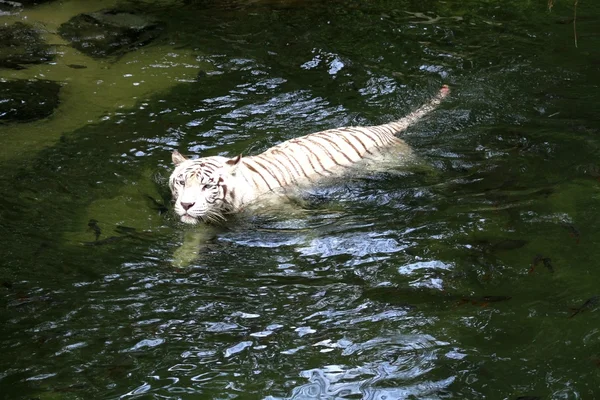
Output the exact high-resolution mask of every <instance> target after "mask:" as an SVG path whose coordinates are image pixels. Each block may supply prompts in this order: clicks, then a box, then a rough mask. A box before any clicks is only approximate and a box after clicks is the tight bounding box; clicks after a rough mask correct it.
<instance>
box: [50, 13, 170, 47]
mask: <svg viewBox="0 0 600 400" xmlns="http://www.w3.org/2000/svg"><path fill="white" fill-rule="evenodd" d="M161 31H162V25H161V24H160V23H159V22H158V21H156V20H154V19H152V18H150V17H147V16H143V15H136V14H133V13H129V12H120V11H116V10H103V11H98V12H94V13H89V14H79V15H76V16H75V17H73V18H71V19H70V20H69V21H67V22H65V23H64V24H62V25H61V26H60V28H59V34H60V35H61V36H62V37H63V38H64V39H65V40H68V41H69V42H70V43H71V45H72V46H73V47H75V48H76V49H77V50H79V51H81V52H82V53H85V54H87V55H89V56H92V57H96V58H104V57H109V56H119V55H122V54H124V53H126V52H129V51H132V50H135V49H137V48H139V47H142V46H145V45H147V44H148V43H150V42H151V41H153V40H154V39H156V38H157V37H158V36H159V35H160V33H161Z"/></svg>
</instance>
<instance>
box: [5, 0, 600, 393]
mask: <svg viewBox="0 0 600 400" xmlns="http://www.w3.org/2000/svg"><path fill="white" fill-rule="evenodd" d="M186 3H187V4H186V5H185V6H182V5H180V4H179V5H178V6H177V7H171V8H169V9H168V12H165V13H164V16H163V17H164V19H169V20H171V19H172V21H171V22H170V23H171V24H172V25H168V27H167V28H166V29H167V31H168V32H169V36H168V40H165V41H163V42H160V43H157V44H156V45H155V46H152V47H148V48H146V49H145V50H144V51H143V52H142V51H140V52H136V53H132V54H130V55H128V56H126V57H123V58H121V59H119V60H116V61H115V62H114V63H110V64H106V65H104V64H99V63H97V62H95V61H90V60H88V59H86V58H84V56H82V55H81V54H78V53H73V52H72V51H71V50H69V49H68V48H67V47H65V50H64V51H65V53H64V54H62V55H61V57H63V58H64V60H62V59H61V60H62V61H61V63H59V64H57V65H42V66H40V67H36V68H34V69H31V70H29V71H20V72H15V74H17V75H18V74H25V73H26V72H29V73H31V74H32V76H41V75H40V74H42V73H43V74H45V75H47V76H46V78H47V79H52V80H57V81H61V82H63V81H64V82H66V83H65V85H66V86H65V87H63V90H64V89H69V88H70V97H68V98H65V101H64V102H63V103H62V107H63V108H62V111H61V112H60V113H58V114H56V115H55V116H54V117H52V118H50V119H48V120H46V121H42V123H39V124H37V123H36V124H34V125H30V126H24V127H21V128H14V127H5V128H3V129H4V130H5V131H6V132H8V133H5V136H4V137H5V142H6V143H5V144H8V145H10V146H12V147H9V148H5V152H7V153H6V157H5V159H11V160H12V159H14V158H15V157H17V156H19V155H20V154H22V151H21V150H23V149H21V147H23V143H24V141H26V140H29V139H28V138H30V137H32V136H31V135H33V133H32V132H34V133H35V135H36V136H35V137H36V138H41V139H40V140H41V141H42V142H43V143H46V144H53V147H52V148H50V149H48V150H46V151H44V152H42V153H40V154H39V155H35V154H33V153H30V154H31V155H30V159H29V160H28V161H29V162H30V164H29V163H28V164H26V165H24V166H19V165H17V164H14V165H13V164H11V166H10V168H8V167H7V168H6V169H5V170H4V171H3V172H5V174H2V185H1V186H2V187H3V188H4V189H3V190H4V191H3V195H2V196H0V198H1V199H0V206H1V207H0V213H1V216H2V226H1V227H0V231H1V232H0V233H1V235H0V240H1V245H2V246H1V248H2V252H3V253H2V255H3V260H4V263H3V266H1V267H0V268H2V272H3V274H2V286H1V287H0V290H1V291H2V292H1V293H0V296H1V298H2V304H3V306H4V307H3V311H2V321H3V324H2V327H1V328H0V329H1V332H2V335H0V336H1V338H2V339H1V340H2V346H3V347H2V348H3V351H4V356H3V358H2V360H1V361H0V365H1V368H0V384H2V386H3V388H6V389H4V390H6V392H3V394H5V396H13V397H15V398H18V397H19V396H22V397H23V398H25V397H26V398H37V397H39V398H55V397H57V396H59V397H60V396H63V395H64V396H75V397H81V398H98V397H102V398H117V397H124V398H128V397H130V398H146V397H156V398H159V397H160V398H185V397H202V398H225V397H227V398H235V397H238V398H244V397H248V396H249V397H256V398H270V399H284V398H350V397H354V398H366V399H383V398H388V399H390V398H394V399H405V398H406V399H408V398H432V399H433V398H449V397H454V398H485V397H489V398H493V397H503V398H504V397H506V398H518V397H519V396H528V395H530V396H532V397H535V396H537V397H546V398H567V397H569V396H571V397H573V398H575V397H581V398H585V396H588V397H590V398H593V394H594V393H595V392H596V391H597V384H596V378H597V376H596V375H597V364H598V362H597V359H598V357H599V356H598V354H596V353H595V350H594V349H595V348H596V347H597V345H598V343H599V341H600V336H599V335H598V333H597V329H596V328H595V326H596V325H597V321H596V319H597V312H598V310H597V307H596V306H595V303H593V302H591V303H588V305H589V304H592V303H593V304H592V306H589V307H588V306H586V307H585V308H584V309H582V310H584V311H583V312H580V313H578V314H577V315H576V316H575V317H573V318H569V316H572V314H573V312H572V311H571V310H570V307H583V305H584V304H586V302H587V301H588V300H589V299H593V298H594V296H596V295H597V288H596V282H597V280H598V279H597V278H598V276H597V272H596V270H595V269H594V268H593V266H594V265H595V264H596V260H597V258H598V251H597V248H596V247H597V246H595V244H596V242H597V238H596V236H597V235H596V233H595V232H597V231H598V226H597V225H598V223H597V222H596V221H597V218H596V214H597V204H596V203H597V199H598V193H597V177H598V173H597V171H596V170H597V168H596V167H595V165H596V164H597V154H596V153H597V149H598V148H600V145H599V144H598V143H597V140H596V138H595V137H594V133H595V132H597V131H598V127H597V124H596V123H595V122H594V121H595V120H593V118H591V116H594V115H595V114H594V113H595V112H597V110H595V108H594V105H595V104H596V103H597V102H595V101H594V100H595V97H594V96H595V94H594V91H590V90H589V88H590V87H593V85H594V84H595V82H597V71H596V69H594V68H595V67H594V66H595V65H596V64H597V63H595V60H596V59H597V58H598V57H597V51H596V50H595V49H596V48H600V47H597V46H596V47H589V48H586V50H585V51H581V52H574V51H571V50H570V49H569V48H566V47H565V45H564V42H565V41H566V40H567V39H568V36H565V35H566V34H565V31H563V30H562V28H563V26H562V25H561V26H559V27H558V28H556V26H554V25H549V24H548V23H547V18H554V17H552V16H550V17H548V14H547V13H546V11H545V10H543V11H540V10H537V9H536V10H532V9H530V8H528V7H538V5H532V6H528V5H524V3H522V2H521V3H519V4H517V3H515V4H506V5H503V7H500V8H497V7H496V4H495V3H489V4H488V3H486V4H483V3H481V2H475V3H469V4H468V5H467V6H465V5H458V3H456V4H450V3H439V4H435V5H428V6H427V7H430V8H431V7H433V8H431V9H430V10H413V9H410V8H411V7H413V6H414V5H413V6H410V7H409V9H408V10H404V9H399V8H398V4H392V3H393V2H372V3H369V4H358V3H356V4H355V3H353V2H348V3H347V4H343V6H339V4H337V3H336V4H334V3H331V4H330V3H320V4H309V3H310V2H309V3H306V2H304V3H302V5H301V6H300V5H298V4H297V3H294V2H291V3H289V4H288V3H281V2H267V3H262V2H249V3H245V2H234V4H232V3H231V2H225V3H222V4H221V3H220V4H213V5H212V6H211V5H210V2H200V3H202V4H200V3H197V2H186ZM49 4H50V5H49V6H48V7H52V4H53V3H49ZM64 4H67V3H64ZM69 4H70V3H69ZM90 4H91V3H90ZM587 4H588V6H589V4H591V3H589V2H588V3H587ZM67 5H68V4H67ZM56 6H57V7H59V8H58V10H63V12H64V13H67V11H66V9H64V8H62V7H64V5H62V3H61V5H58V4H56ZM100 6H101V7H105V6H104V5H100ZM213 6H214V7H213ZM558 6H559V5H557V7H558ZM6 7H9V8H10V11H8V12H10V13H13V12H15V10H13V9H20V8H18V7H16V6H14V5H8V6H6ZM81 7H84V8H85V7H89V4H86V5H84V6H81ZM145 7H148V8H149V9H152V5H149V4H148V5H145ZM157 7H159V8H158V10H155V12H156V13H157V14H162V13H163V11H165V10H163V9H162V8H160V7H162V6H157ZM211 7H213V8H211ZM419 7H421V6H419ZM423 7H424V6H423ZM404 8H406V7H404ZM49 9H50V8H45V9H36V8H32V9H27V10H28V11H26V14H23V15H21V16H19V18H21V17H23V18H25V17H27V18H31V19H35V18H38V19H39V18H41V17H40V15H41V14H43V13H42V11H44V10H49ZM19 12H20V11H19ZM69 12H71V11H69ZM555 12H556V11H555ZM588 13H589V14H590V15H591V17H594V14H593V12H591V11H588ZM48 15H55V14H48ZM458 15H461V16H460V17H458ZM34 17H35V18H34ZM57 18H58V19H57V20H56V21H60V20H64V19H65V18H67V19H68V18H70V16H66V15H65V14H61V15H59V16H57ZM539 18H541V22H540V21H539V20H538V19H539ZM41 20H42V19H40V21H41ZM56 21H54V22H52V21H49V22H48V23H50V25H48V26H50V31H52V30H53V29H52V28H51V27H52V26H54V25H56V23H57V22H56ZM240 21H243V22H244V23H240ZM515 21H519V23H516V22H515ZM52 24H54V25H52ZM42 25H43V24H42ZM555 25H556V24H555ZM44 26H46V25H44ZM555 28H556V29H557V30H556V29H555ZM566 28H569V30H568V34H570V32H571V29H570V28H572V27H571V26H567V27H566ZM532 33H533V34H532ZM49 34H50V35H53V34H52V33H51V32H50V33H49ZM583 37H585V36H583ZM595 37H596V36H594V35H592V34H590V33H589V32H588V36H587V38H586V41H589V42H588V43H592V44H593V45H595V41H596V39H595ZM534 38H535V39H534ZM565 38H567V39H565ZM583 43H584V41H582V45H583ZM61 51H62V50H61ZM565 56H566V57H565ZM566 58H568V59H569V60H566ZM63 61H64V63H63ZM67 63H68V64H67ZM63 64H64V65H63ZM68 65H81V66H83V65H85V66H87V68H77V69H74V68H73V67H72V66H71V67H69V66H68ZM64 67H66V68H67V69H65V68H64ZM200 71H202V72H200ZM4 72H6V71H4ZM15 76H16V75H15ZM441 80H444V81H446V80H447V81H448V82H449V83H451V84H452V86H453V87H455V88H456V90H455V91H454V92H453V97H452V99H451V100H450V101H449V102H448V103H447V104H445V105H444V107H443V108H442V109H440V110H439V112H436V114H435V116H432V117H431V118H430V119H428V120H426V121H423V123H422V124H420V125H418V126H415V127H413V128H411V130H410V131H409V132H407V135H406V138H407V140H408V141H409V142H410V144H411V145H412V146H413V147H414V148H415V153H416V155H417V159H418V160H417V161H415V162H414V164H411V165H408V166H405V167H406V168H403V167H398V166H397V165H396V166H395V167H392V168H389V169H388V170H387V171H386V172H385V173H382V172H374V171H364V172H365V173H364V174H361V175H356V176H351V177H349V178H347V179H345V180H344V181H342V182H334V183H333V184H332V185H330V186H327V187H322V188H316V189H315V190H314V191H311V192H310V193H308V194H306V196H304V197H303V198H300V199H299V200H298V201H297V203H299V204H297V206H298V207H296V208H295V209H294V210H295V211H294V212H292V211H289V210H287V211H286V210H284V211H283V212H279V213H275V215H272V214H271V215H269V214H268V213H265V215H258V216H245V217H243V218H240V219H239V220H233V222H232V224H231V225H229V226H225V227H223V228H222V229H220V228H219V229H215V230H214V231H213V232H212V233H211V235H210V238H209V240H207V241H206V243H204V246H203V247H202V252H201V254H200V255H199V257H198V258H197V259H195V260H194V262H193V263H192V265H191V267H190V268H188V269H176V268H172V267H171V265H170V260H171V258H172V255H173V251H174V249H176V248H177V247H178V246H180V245H181V243H182V241H183V236H184V230H183V228H182V227H181V226H180V225H179V224H178V223H177V222H176V221H175V220H174V219H172V218H171V217H170V216H169V214H168V213H167V214H160V213H159V212H158V210H157V209H156V207H157V206H161V205H162V206H163V208H164V206H166V205H168V204H169V203H168V196H161V193H162V192H163V191H164V189H165V187H166V186H165V184H164V180H161V179H160V176H163V177H164V176H167V175H168V172H169V170H170V160H169V157H170V155H169V153H170V152H171V151H172V150H173V149H179V150H181V151H183V152H186V153H188V154H192V155H202V156H204V155H213V154H227V155H233V154H239V153H244V154H250V153H252V154H253V153H257V152H259V151H262V150H264V149H266V148H268V147H270V146H272V145H274V144H276V143H279V142H281V141H283V140H285V139H289V138H291V137H296V136H298V135H301V134H305V133H309V132H314V131H318V130H321V129H326V128H331V127H334V126H342V125H352V124H354V125H356V124H371V123H378V122H383V121H388V120H390V119H392V118H394V117H399V116H402V115H403V114H404V113H405V112H406V111H408V110H410V109H411V108H412V107H413V106H414V105H416V104H419V103H420V102H421V100H422V99H423V98H425V97H427V96H428V94H429V93H431V92H433V91H435V90H436V88H437V87H438V86H439V84H440V82H441ZM565 82H568V83H569V85H566V86H565ZM136 83H139V84H137V85H136ZM567 86H568V88H567ZM99 88H100V89H103V90H104V92H102V90H101V92H102V93H100V92H98V90H99ZM65 118H66V119H65ZM89 120H91V121H93V123H91V124H89V125H88V122H87V121H89ZM82 121H84V123H82ZM40 131H41V132H42V136H39V135H40ZM74 131H76V132H74ZM44 132H46V133H48V135H47V136H43V133H44ZM57 132H58V133H60V135H62V134H63V133H66V134H67V135H66V136H65V138H63V139H62V140H61V141H58V137H59V136H60V135H58V136H57ZM6 135H8V136H6ZM6 138H20V139H23V141H21V140H12V139H10V140H9V139H6ZM36 140H37V139H36ZM15 146H16V147H15ZM19 146H20V147H19ZM17 148H18V151H17V150H15V149H17ZM7 149H8V150H7ZM11 149H12V150H11ZM148 197H151V198H152V199H154V200H155V201H154V202H152V201H148V200H149V199H148ZM163 197H164V198H163ZM91 220H95V221H97V227H98V229H100V233H99V235H98V239H99V240H103V238H104V237H105V236H106V237H107V238H109V237H110V235H120V236H119V237H121V236H122V237H124V238H125V239H124V240H118V241H109V242H105V243H103V244H102V245H94V246H83V245H82V243H83V242H93V241H94V237H95V235H96V233H98V232H97V231H96V230H95V229H93V228H92V230H89V228H91V227H90V226H89V221H91ZM127 227H133V228H135V230H134V231H131V230H127V229H126V228H127ZM133 232H135V235H134V234H133ZM538 255H541V256H540V257H541V258H539V257H538ZM545 259H551V260H552V266H553V271H554V272H550V271H549V270H548V269H546V268H540V267H541V265H542V264H540V266H539V267H537V269H536V270H535V271H533V272H530V269H531V267H532V263H535V260H538V264H539V260H545ZM590 327H591V328H590ZM548 349H552V352H549V351H548ZM540 360H543V361H542V362H541V361H540ZM6 393H7V394H6ZM65 393H67V394H65Z"/></svg>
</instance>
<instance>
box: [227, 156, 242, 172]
mask: <svg viewBox="0 0 600 400" xmlns="http://www.w3.org/2000/svg"><path fill="white" fill-rule="evenodd" d="M241 161H242V155H241V154H240V155H238V156H237V157H233V158H232V159H229V160H227V161H225V164H226V165H227V166H229V169H230V170H231V173H232V174H234V173H235V171H236V170H237V167H238V166H239V165H240V162H241Z"/></svg>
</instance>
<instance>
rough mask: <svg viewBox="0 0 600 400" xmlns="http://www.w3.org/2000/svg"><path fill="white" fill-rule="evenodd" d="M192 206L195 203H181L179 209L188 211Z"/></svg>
mask: <svg viewBox="0 0 600 400" xmlns="http://www.w3.org/2000/svg"><path fill="white" fill-rule="evenodd" d="M194 204H196V203H183V202H182V203H181V207H183V209H184V210H185V211H187V210H189V209H190V208H192V207H194Z"/></svg>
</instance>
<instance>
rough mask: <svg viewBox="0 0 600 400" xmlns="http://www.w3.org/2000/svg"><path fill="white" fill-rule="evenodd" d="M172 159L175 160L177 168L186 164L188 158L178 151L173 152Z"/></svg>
mask: <svg viewBox="0 0 600 400" xmlns="http://www.w3.org/2000/svg"><path fill="white" fill-rule="evenodd" d="M171 159H172V160H173V164H175V166H177V165H179V164H181V163H182V162H184V161H185V160H187V158H185V157H184V156H182V155H181V153H180V152H178V151H177V150H173V153H172V154H171Z"/></svg>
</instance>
